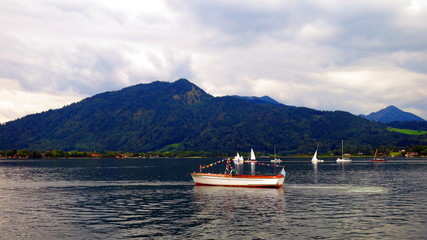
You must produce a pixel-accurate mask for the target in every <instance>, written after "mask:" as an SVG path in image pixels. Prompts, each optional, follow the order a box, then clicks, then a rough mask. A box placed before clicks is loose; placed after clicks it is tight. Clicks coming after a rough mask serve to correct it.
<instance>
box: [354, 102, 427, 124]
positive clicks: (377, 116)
mask: <svg viewBox="0 0 427 240" xmlns="http://www.w3.org/2000/svg"><path fill="white" fill-rule="evenodd" d="M360 116H361V117H364V118H366V119H368V120H371V121H376V122H383V123H390V122H402V121H425V120H424V119H422V118H420V117H418V116H417V115H415V114H413V113H410V112H405V111H402V110H400V109H399V108H398V107H396V106H393V105H390V106H388V107H386V108H384V109H381V110H379V111H377V112H372V113H370V114H368V115H367V116H365V115H360Z"/></svg>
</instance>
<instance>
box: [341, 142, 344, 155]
mask: <svg viewBox="0 0 427 240" xmlns="http://www.w3.org/2000/svg"><path fill="white" fill-rule="evenodd" d="M341 158H342V159H344V140H341Z"/></svg>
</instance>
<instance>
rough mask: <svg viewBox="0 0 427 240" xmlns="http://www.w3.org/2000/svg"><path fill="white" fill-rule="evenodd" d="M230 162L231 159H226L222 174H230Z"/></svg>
mask: <svg viewBox="0 0 427 240" xmlns="http://www.w3.org/2000/svg"><path fill="white" fill-rule="evenodd" d="M230 162H231V160H230V159H228V160H227V162H226V163H225V172H224V174H230V170H231V166H230Z"/></svg>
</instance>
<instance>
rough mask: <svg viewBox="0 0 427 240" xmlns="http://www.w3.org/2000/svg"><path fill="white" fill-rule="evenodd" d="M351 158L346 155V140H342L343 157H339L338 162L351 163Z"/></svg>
mask: <svg viewBox="0 0 427 240" xmlns="http://www.w3.org/2000/svg"><path fill="white" fill-rule="evenodd" d="M351 161H352V160H351V159H350V158H345V157H344V140H341V158H337V163H351Z"/></svg>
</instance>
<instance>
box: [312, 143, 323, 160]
mask: <svg viewBox="0 0 427 240" xmlns="http://www.w3.org/2000/svg"><path fill="white" fill-rule="evenodd" d="M318 149H319V146H317V148H316V151H315V152H314V155H313V157H312V158H311V162H312V163H321V162H324V161H325V160H322V159H318V158H317V150H318Z"/></svg>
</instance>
